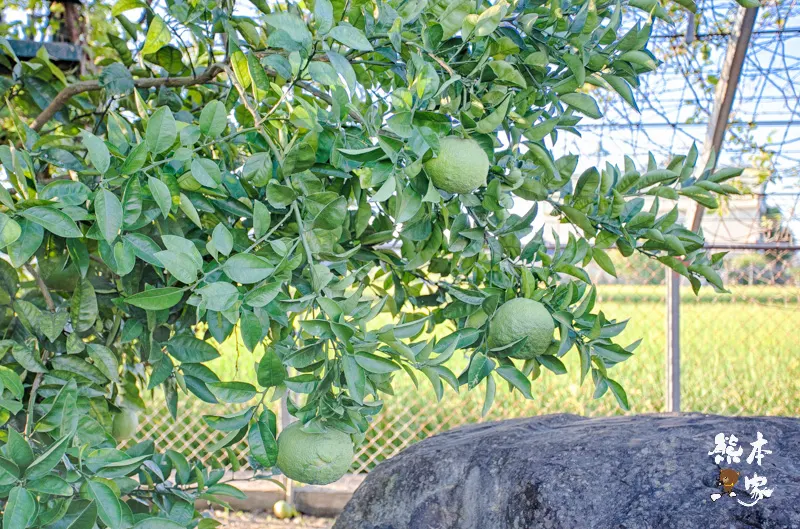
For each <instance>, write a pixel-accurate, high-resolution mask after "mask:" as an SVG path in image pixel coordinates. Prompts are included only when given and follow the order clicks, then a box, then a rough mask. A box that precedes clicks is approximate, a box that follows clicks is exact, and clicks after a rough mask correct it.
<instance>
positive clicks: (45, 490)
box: [27, 474, 75, 496]
mask: <svg viewBox="0 0 800 529" xmlns="http://www.w3.org/2000/svg"><path fill="white" fill-rule="evenodd" d="M27 486H28V489H29V490H32V491H33V492H39V493H41V494H52V495H54V496H72V495H73V494H75V491H74V490H73V489H72V487H71V486H70V485H69V483H67V482H66V481H64V480H63V479H61V478H60V477H58V476H56V475H54V474H50V475H47V476H44V477H41V478H39V479H35V480H31V481H28V483H27Z"/></svg>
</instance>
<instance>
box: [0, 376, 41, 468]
mask: <svg viewBox="0 0 800 529" xmlns="http://www.w3.org/2000/svg"><path fill="white" fill-rule="evenodd" d="M6 370H7V371H10V370H9V369H8V368H6ZM14 376H15V377H16V373H14ZM2 382H3V386H4V387H5V388H6V389H9V388H8V385H7V384H6V380H5V378H3V379H2ZM14 395H15V396H16V397H17V398H19V397H21V396H22V394H21V393H16V392H14ZM6 454H7V455H8V457H9V458H10V459H11V461H13V462H14V464H15V465H17V466H18V467H19V468H21V469H26V468H28V466H30V464H31V463H33V450H32V449H31V445H29V444H28V441H26V440H25V438H24V437H22V435H20V433H19V432H17V431H16V430H15V429H14V428H8V442H7V443H6Z"/></svg>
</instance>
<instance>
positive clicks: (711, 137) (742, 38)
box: [666, 8, 758, 412]
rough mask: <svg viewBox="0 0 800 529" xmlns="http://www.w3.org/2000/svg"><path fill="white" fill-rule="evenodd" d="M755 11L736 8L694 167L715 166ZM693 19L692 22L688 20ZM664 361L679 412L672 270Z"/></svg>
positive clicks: (671, 401)
mask: <svg viewBox="0 0 800 529" xmlns="http://www.w3.org/2000/svg"><path fill="white" fill-rule="evenodd" d="M757 12H758V8H753V9H745V8H739V12H738V13H737V15H736V22H735V24H734V27H733V31H731V35H730V38H729V40H728V51H727V53H726V55H725V62H724V63H723V65H722V71H721V72H720V79H719V82H718V83H717V90H716V92H715V94H714V111H713V113H712V114H711V119H710V120H709V122H708V129H707V131H706V140H705V142H704V143H703V154H702V156H701V158H700V163H699V164H698V165H699V166H700V167H701V168H705V167H706V166H707V165H711V168H712V170H713V168H714V167H716V165H717V157H718V156H719V153H720V150H721V148H722V140H723V139H724V138H725V131H726V129H727V128H728V119H729V118H730V114H731V108H732V107H733V101H734V98H735V96H736V87H737V86H738V85H739V77H740V76H741V73H742V65H743V64H744V58H745V55H746V54H747V47H748V46H749V45H750V37H751V36H752V34H753V26H754V25H755V21H756V13H757ZM692 20H693V19H692ZM688 29H689V30H688V31H687V36H688V35H689V34H692V33H693V32H694V31H693V30H694V28H693V27H692V26H691V25H690V27H689V28H688ZM704 210H705V208H704V207H703V206H701V205H700V204H697V203H694V208H693V211H692V212H691V213H690V215H689V219H690V224H689V225H690V226H691V229H692V231H697V230H699V229H700V224H701V223H702V221H703V211H704ZM666 274H667V351H666V353H667V355H666V356H667V358H666V363H667V367H666V378H667V392H666V410H667V411H668V412H677V411H680V409H681V378H680V375H681V344H680V338H681V332H680V312H681V289H680V285H681V282H680V279H681V278H680V275H679V274H678V273H676V272H674V271H672V270H667V272H666Z"/></svg>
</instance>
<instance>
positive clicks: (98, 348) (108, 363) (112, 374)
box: [86, 343, 119, 382]
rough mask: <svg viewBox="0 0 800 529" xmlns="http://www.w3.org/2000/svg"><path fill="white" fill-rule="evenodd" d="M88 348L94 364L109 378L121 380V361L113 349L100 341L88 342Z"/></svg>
mask: <svg viewBox="0 0 800 529" xmlns="http://www.w3.org/2000/svg"><path fill="white" fill-rule="evenodd" d="M86 349H87V350H88V352H89V358H91V359H92V361H94V366H95V367H96V368H97V369H99V370H100V372H102V373H103V375H105V376H106V378H108V379H109V380H113V381H114V382H119V361H118V360H117V357H116V356H115V355H114V353H113V352H112V351H111V349H109V348H108V347H106V346H105V345H101V344H99V343H90V344H86Z"/></svg>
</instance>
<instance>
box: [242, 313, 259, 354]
mask: <svg viewBox="0 0 800 529" xmlns="http://www.w3.org/2000/svg"><path fill="white" fill-rule="evenodd" d="M239 329H240V331H241V334H242V342H244V346H245V347H247V350H248V351H250V352H252V351H254V350H255V348H256V347H258V344H259V343H260V342H261V339H262V338H263V337H264V334H265V332H264V328H263V326H262V325H261V320H260V319H259V318H258V316H256V315H255V314H253V313H252V312H250V311H244V312H242V313H241V316H240V318H239Z"/></svg>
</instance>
